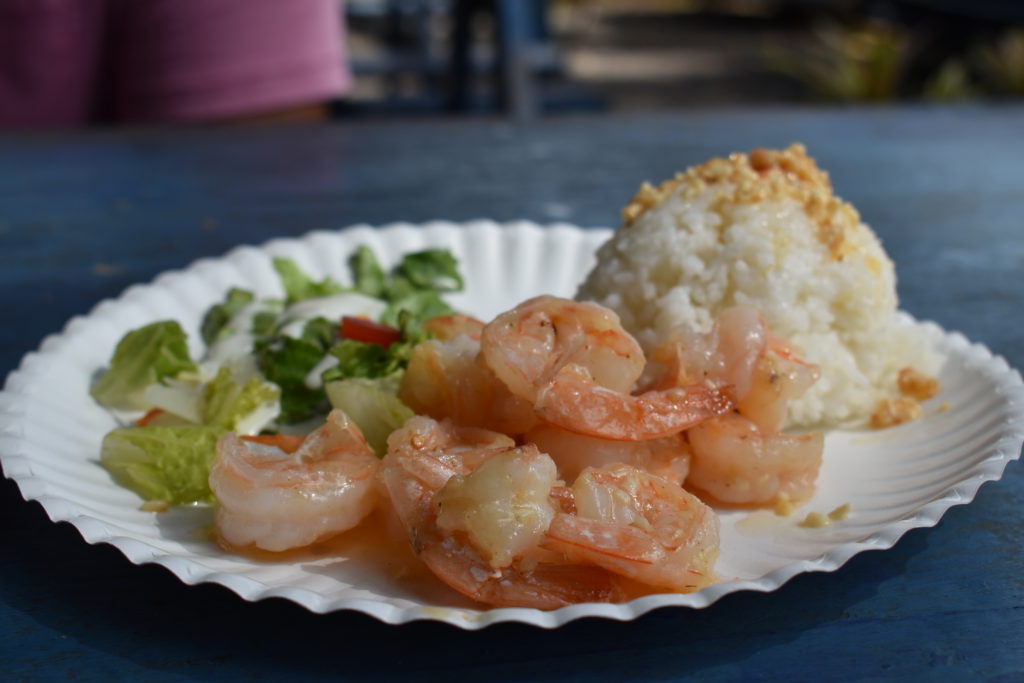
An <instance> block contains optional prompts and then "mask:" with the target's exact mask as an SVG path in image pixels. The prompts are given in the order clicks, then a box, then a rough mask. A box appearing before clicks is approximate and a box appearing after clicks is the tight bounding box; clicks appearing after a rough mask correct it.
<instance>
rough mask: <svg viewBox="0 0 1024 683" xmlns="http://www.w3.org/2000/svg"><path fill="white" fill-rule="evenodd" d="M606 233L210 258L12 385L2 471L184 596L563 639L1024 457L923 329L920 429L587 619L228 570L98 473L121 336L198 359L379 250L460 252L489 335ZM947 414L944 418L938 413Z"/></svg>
mask: <svg viewBox="0 0 1024 683" xmlns="http://www.w3.org/2000/svg"><path fill="white" fill-rule="evenodd" d="M609 234H610V233H609V232H608V231H607V230H581V229H579V228H575V227H572V226H568V225H555V226H548V227H541V226H538V225H535V224H532V223H514V224H509V225H503V226H499V225H497V224H495V223H492V222H487V221H479V222H474V223H470V224H463V225H456V224H452V223H441V222H438V223H430V224H426V225H421V226H414V225H392V226H388V227H385V228H380V229H373V228H370V227H367V226H357V227H354V228H349V229H346V230H342V231H339V232H316V233H311V234H309V235H306V236H305V237H302V238H300V239H286V240H275V241H273V242H270V243H268V244H266V245H264V246H262V247H240V248H237V249H235V250H233V251H232V252H230V253H229V254H227V255H226V256H225V257H223V258H219V259H212V260H211V259H204V260H201V261H199V262H197V263H195V264H193V265H192V266H191V267H189V268H188V269H187V270H185V271H182V272H173V273H168V274H165V275H162V276H160V277H159V278H157V279H156V281H155V282H153V283H152V284H150V285H143V286H135V287H131V288H129V289H128V290H127V291H126V292H125V293H124V294H123V295H122V296H121V297H119V298H118V299H117V300H114V301H104V302H103V303H101V304H99V305H98V306H97V307H96V308H95V310H93V311H92V313H90V314H89V315H88V316H86V317H80V318H75V319H73V320H71V321H70V322H69V323H68V325H67V327H66V329H65V330H64V332H62V333H61V334H59V335H55V336H52V337H49V338H48V339H46V340H45V341H44V342H43V344H42V347H41V348H40V349H39V351H38V352H36V353H31V354H29V355H28V356H26V358H25V359H24V361H23V362H22V364H21V367H20V368H19V369H18V370H17V371H15V372H13V373H11V375H10V376H9V377H8V379H7V384H6V387H5V390H4V392H3V393H2V394H0V462H2V464H3V469H4V473H5V474H6V476H7V477H9V478H11V479H14V480H15V481H16V482H17V483H18V486H19V487H20V488H21V492H22V495H23V496H24V497H25V498H26V499H28V500H38V501H39V502H40V503H41V504H42V505H43V507H44V508H45V509H46V512H47V513H48V514H49V516H50V518H51V519H53V520H55V521H56V520H66V521H69V522H71V523H72V524H74V525H75V527H77V528H78V530H79V531H80V532H81V534H82V536H83V537H84V538H85V539H86V540H87V541H88V542H90V543H100V542H104V543H111V544H113V545H114V546H116V547H117V548H119V549H120V550H121V551H122V552H123V553H124V554H125V556H126V557H128V559H129V560H131V561H132V562H135V563H143V562H157V563H159V564H162V565H164V566H165V567H167V568H168V569H170V570H171V571H172V572H174V574H176V575H177V576H178V577H180V578H181V580H182V581H185V582H186V583H190V584H192V583H198V582H201V581H210V582H214V583H219V584H222V585H224V586H227V587H228V588H230V589H231V590H233V591H235V592H236V593H238V594H239V595H240V596H242V597H243V598H245V599H247V600H258V599H261V598H265V597H269V596H280V597H284V598H288V599H290V600H293V601H295V602H297V603H299V604H301V605H304V606H305V607H307V608H309V609H310V610H313V611H315V612H328V611H332V610H340V609H354V610H358V611H361V612H365V613H367V614H370V615H373V616H374V617H377V618H378V619H381V620H382V621H385V622H388V623H403V622H407V621H411V620H415V619H429V620H438V621H444V622H448V623H450V624H454V625H456V626H460V627H463V628H469V629H476V628H481V627H483V626H486V625H488V624H492V623H496V622H501V621H520V622H525V623H530V624H535V625H537V626H542V627H555V626H559V625H561V624H564V623H566V622H568V621H571V620H573V619H577V618H580V617H584V616H602V617H608V618H613V619H632V618H634V617H636V616H638V615H641V614H644V613H645V612H648V611H650V610H652V609H655V608H658V607H664V606H668V605H678V606H686V607H706V606H707V605H710V604H711V603H713V602H714V601H715V600H717V599H719V598H720V597H722V596H723V595H725V594H727V593H732V592H734V591H738V590H757V591H771V590H774V589H776V588H778V587H779V586H780V585H782V584H783V583H784V582H785V581H787V580H788V579H790V578H791V577H792V576H794V575H796V574H799V573H802V572H808V571H832V570H834V569H836V568H838V567H839V566H840V565H842V564H843V563H844V562H846V561H847V560H848V559H850V557H852V556H853V555H855V554H857V553H859V552H861V551H863V550H868V549H881V548H888V547H890V546H892V545H893V543H895V542H896V540H897V539H899V538H900V536H902V535H903V534H904V533H906V532H907V531H908V530H909V529H912V528H915V527H925V526H932V525H934V524H935V523H936V522H938V520H939V518H940V517H941V516H942V514H943V513H944V512H945V511H946V510H947V509H948V508H949V507H950V506H952V505H956V504H961V503H967V502H969V501H970V500H972V499H973V497H974V494H975V492H976V491H977V490H978V487H979V486H980V485H981V484H982V482H985V481H990V480H996V479H998V478H999V477H1000V476H1001V475H1002V472H1003V469H1004V468H1005V467H1006V464H1007V463H1008V462H1009V461H1010V460H1013V459H1016V458H1017V457H1018V456H1019V455H1020V449H1021V443H1022V440H1024V386H1022V382H1021V377H1020V374H1019V373H1017V372H1016V371H1015V370H1012V369H1011V368H1009V367H1008V366H1007V364H1006V362H1005V361H1004V360H1003V359H1002V358H998V357H993V356H992V354H991V353H990V352H989V351H988V350H987V349H986V348H985V347H983V346H981V345H978V344H971V343H970V342H968V341H967V340H966V339H965V338H964V337H963V336H961V335H959V334H957V333H945V332H943V331H942V330H941V329H940V328H939V327H937V326H936V325H934V324H929V323H924V325H925V326H926V327H927V329H928V330H930V333H931V335H932V336H933V337H934V339H935V343H936V344H938V345H939V346H940V347H941V349H942V350H943V351H944V352H945V353H946V354H947V355H948V358H949V360H948V362H947V364H946V366H945V368H944V369H943V371H942V374H941V378H940V379H941V381H942V386H943V392H942V394H941V395H940V396H939V397H938V398H936V399H934V400H933V401H931V402H930V403H929V405H928V410H929V415H928V416H927V417H925V418H923V419H921V420H918V421H916V422H912V423H909V424H906V425H902V426H899V427H896V428H893V429H889V430H886V431H884V432H877V433H858V432H833V433H831V434H829V435H828V438H827V441H826V448H825V464H824V467H823V470H822V473H821V477H820V480H819V483H818V489H817V493H816V495H815V496H814V498H813V499H812V500H811V501H809V502H808V503H807V504H805V505H804V506H802V508H801V510H800V512H799V513H798V514H796V515H794V516H791V517H785V518H779V517H775V516H773V515H772V514H771V513H767V512H758V513H747V512H737V511H728V512H725V513H723V515H722V531H723V533H722V556H721V559H720V560H719V562H718V565H717V570H718V573H719V574H720V575H721V577H722V581H721V582H720V583H717V584H715V585H712V586H710V587H708V588H706V589H704V590H702V591H699V592H697V593H693V594H688V595H680V594H665V595H655V596H648V597H644V598H640V599H637V600H634V601H632V602H629V603H626V604H621V605H607V604H583V605H574V606H571V607H566V608H563V609H559V610H555V611H551V612H542V611H539V610H532V609H494V610H480V609H476V608H474V607H473V606H472V604H471V603H469V602H467V601H465V600H464V599H462V598H461V597H459V596H455V595H453V594H452V593H451V592H450V591H448V590H447V589H446V588H444V587H440V586H438V585H436V584H435V583H433V582H429V581H426V582H420V583H417V582H400V581H393V580H391V579H389V578H388V575H387V572H382V571H381V569H380V567H379V566H374V564H373V563H372V562H371V561H369V560H367V559H366V558H360V557H357V556H356V557H347V558H346V557H336V556H322V557H309V558H307V559H304V560H302V561H297V562H290V563H275V562H257V561H252V560H249V559H246V558H243V557H238V556H233V555H229V554H227V553H225V552H222V551H221V550H219V549H218V548H217V547H216V546H215V545H213V544H212V543H210V542H208V541H207V540H204V538H203V537H202V534H201V533H200V531H199V529H201V528H202V527H203V526H204V525H205V524H207V523H208V521H209V511H208V510H207V509H201V508H188V509H178V510H173V511H171V512H170V513H167V514H163V515H153V514H150V513H146V512H140V511H139V510H138V506H139V503H140V501H139V499H138V498H137V497H136V496H135V495H134V494H132V493H131V492H129V491H127V490H125V489H122V488H120V487H118V486H116V485H115V484H113V482H112V481H111V479H110V478H109V476H108V475H107V473H106V472H105V471H104V470H103V469H102V468H101V467H100V466H99V464H98V462H97V458H98V454H99V447H100V441H101V439H102V437H103V434H104V433H105V432H106V431H107V430H109V429H111V428H113V427H114V426H115V422H114V420H113V418H112V417H111V416H110V415H109V414H107V412H105V411H104V410H103V409H102V408H100V407H99V406H98V405H96V404H95V403H94V402H93V401H92V400H91V398H90V397H89V394H88V389H89V385H90V381H91V379H92V377H93V376H94V374H95V372H96V371H97V370H98V369H100V368H101V367H103V366H104V365H105V364H106V363H107V361H108V359H109V357H110V354H111V352H112V350H113V348H114V345H115V344H116V343H117V341H118V340H119V339H120V338H121V336H122V335H123V334H124V333H125V332H126V331H128V330H130V329H133V328H136V327H139V326H141V325H143V324H146V323H148V322H151V321H153V320H159V319H167V318H173V319H176V320H179V321H181V322H182V323H183V324H184V326H185V329H186V330H187V331H188V332H189V335H190V339H192V340H194V341H193V345H194V346H193V348H195V346H196V345H197V344H198V339H199V337H198V330H197V328H198V323H199V320H200V318H201V316H202V314H203V312H205V310H206V309H207V308H208V307H209V306H210V305H211V304H213V303H214V302H216V301H219V300H220V299H221V298H222V297H223V295H224V292H225V291H226V289H227V288H228V287H230V286H239V287H244V288H247V289H250V290H254V291H256V292H257V293H258V294H259V295H261V296H278V295H279V294H280V290H279V289H278V284H277V283H278V280H277V276H276V275H275V273H274V271H273V269H272V267H271V264H270V257H271V255H285V256H289V257H291V258H293V259H295V260H296V261H297V262H298V263H299V264H300V265H301V266H302V267H303V268H304V269H305V270H307V271H308V272H310V273H312V274H315V275H318V276H326V275H330V276H332V277H334V278H335V279H338V280H344V279H345V278H346V276H347V268H346V266H345V263H346V259H347V257H348V256H349V254H350V253H351V251H352V250H353V248H354V247H355V246H357V245H359V244H367V245H369V246H370V247H372V248H373V249H374V250H376V252H377V253H378V254H379V255H380V257H381V258H382V260H383V261H385V262H386V263H393V262H395V261H397V259H398V258H399V257H400V256H401V255H402V254H404V253H407V252H409V251H412V250H416V249H420V248H424V247H427V246H440V247H447V248H449V249H451V250H452V251H453V252H454V253H455V255H456V256H457V257H458V258H459V261H460V263H461V265H462V270H463V272H464V273H465V275H466V278H467V288H466V292H465V293H462V294H459V295H455V296H452V297H451V299H450V301H451V303H452V304H453V305H454V306H455V307H457V308H460V309H462V310H465V311H467V312H471V313H473V314H475V315H477V316H479V317H483V318H487V317H490V316H493V315H494V314H496V313H498V312H500V311H502V310H504V309H506V308H509V307H511V306H512V305H514V304H516V303H518V302H519V301H521V300H523V299H525V298H527V297H528V296H532V295H535V294H539V293H552V294H562V295H567V296H571V295H572V294H573V293H574V292H575V288H576V285H577V283H578V282H579V281H580V280H581V278H582V276H583V275H584V273H586V272H587V271H588V270H589V268H590V266H591V264H592V262H593V259H594V251H595V249H596V247H597V246H598V245H599V244H600V243H602V242H603V241H604V240H605V239H607V237H608V235H609ZM943 404H946V405H948V408H947V409H945V410H940V409H939V406H941V405H943ZM842 503H850V505H851V508H852V512H851V514H850V517H849V518H848V519H846V520H845V521H843V522H840V523H837V524H834V525H832V526H829V527H827V528H824V529H806V528H802V527H800V526H798V525H797V522H798V521H799V519H801V518H802V516H803V515H804V514H805V513H806V512H807V511H819V512H828V511H829V510H832V509H833V508H835V507H836V506H838V505H840V504H842Z"/></svg>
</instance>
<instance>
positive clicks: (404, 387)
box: [398, 334, 538, 434]
mask: <svg viewBox="0 0 1024 683" xmlns="http://www.w3.org/2000/svg"><path fill="white" fill-rule="evenodd" d="M479 353H480V344H479V342H477V341H473V340H472V339H471V338H470V337H469V336H467V335H461V334H460V335H456V336H455V337H453V338H452V339H450V340H448V341H442V340H440V339H430V340H427V341H424V342H421V343H420V344H417V345H416V347H415V348H414V349H413V351H412V354H411V355H410V357H409V364H408V367H407V368H406V371H405V375H403V377H402V384H401V386H400V387H399V390H398V397H399V398H400V399H402V400H403V401H404V402H405V404H406V405H408V406H409V407H410V408H412V409H413V410H414V411H416V412H417V413H420V414H424V415H430V416H431V417H434V418H436V419H439V420H441V419H444V418H449V419H451V420H454V421H455V422H457V423H458V424H460V425H466V426H473V427H483V428H485V429H491V430H495V431H499V432H502V433H505V434H522V433H523V432H525V431H526V430H528V429H530V428H531V427H533V426H534V425H535V424H536V423H537V422H538V418H537V416H536V415H535V414H534V410H533V406H531V405H530V404H529V403H527V402H526V401H525V400H524V399H521V398H519V397H518V396H515V395H513V394H512V392H510V391H509V390H508V388H507V387H505V385H504V384H502V383H501V382H499V381H498V379H497V378H496V377H495V376H494V373H493V372H491V370H490V369H489V368H488V367H487V366H486V365H484V363H483V361H482V360H481V359H480V358H479Z"/></svg>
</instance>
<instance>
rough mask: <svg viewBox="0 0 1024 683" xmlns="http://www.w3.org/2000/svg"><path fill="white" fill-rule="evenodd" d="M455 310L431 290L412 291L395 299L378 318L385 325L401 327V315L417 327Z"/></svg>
mask: <svg viewBox="0 0 1024 683" xmlns="http://www.w3.org/2000/svg"><path fill="white" fill-rule="evenodd" d="M454 312H455V310H454V309H453V308H452V307H451V306H449V305H448V304H446V303H445V302H444V300H443V299H441V295H440V294H438V293H437V292H435V291H433V290H429V289H428V290H421V291H412V292H409V293H407V294H405V295H403V296H401V297H395V298H394V299H392V300H391V301H390V303H388V307H387V308H386V309H385V310H384V313H383V314H382V315H381V317H380V321H381V322H382V323H384V324H386V325H394V326H395V327H401V325H400V322H401V316H402V314H403V313H405V314H407V315H409V316H410V317H409V320H410V324H411V325H412V326H414V327H419V326H420V325H422V324H423V322H424V321H425V320H429V319H430V318H434V317H436V316H439V315H451V314H452V313H454Z"/></svg>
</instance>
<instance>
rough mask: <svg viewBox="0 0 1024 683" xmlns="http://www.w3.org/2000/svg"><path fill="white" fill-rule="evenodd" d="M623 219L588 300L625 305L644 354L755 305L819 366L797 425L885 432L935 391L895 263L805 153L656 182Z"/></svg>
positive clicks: (793, 421)
mask: <svg viewBox="0 0 1024 683" xmlns="http://www.w3.org/2000/svg"><path fill="white" fill-rule="evenodd" d="M622 215H623V220H624V223H623V225H622V227H621V228H620V229H619V230H618V231H617V232H616V233H615V234H614V235H613V236H612V238H611V239H610V240H609V241H608V242H607V243H606V244H604V245H603V246H602V247H601V248H600V250H599V251H598V255H597V256H598V260H597V265H595V266H594V268H593V270H591V272H590V273H589V274H588V276H587V278H586V279H585V281H584V282H583V284H582V285H581V286H580V289H579V292H578V294H577V298H579V299H586V300H593V301H596V302H598V303H601V304H603V305H605V306H608V307H609V308H612V309H613V310H615V311H616V312H617V313H618V314H619V315H620V316H621V318H622V322H623V324H624V325H625V327H626V329H628V330H629V331H630V332H632V333H633V334H634V335H635V336H636V337H637V339H638V340H639V341H640V343H641V345H643V346H644V348H645V350H648V351H649V350H650V349H651V348H653V346H654V345H655V344H656V343H657V341H658V340H659V339H661V338H663V337H664V336H665V335H666V334H667V333H668V332H669V331H670V330H672V329H673V328H674V327H676V326H679V325H687V326H689V327H691V328H694V329H697V330H699V331H702V332H706V331H708V330H709V329H710V328H711V325H712V323H713V322H714V320H715V318H716V317H717V316H718V315H719V314H720V313H721V312H722V310H723V309H725V308H727V307H729V306H734V305H744V306H751V307H753V308H756V309H757V310H759V311H760V312H761V314H762V315H763V316H764V318H765V320H766V321H767V322H768V324H769V326H770V327H771V329H772V332H774V333H775V334H777V335H779V336H781V337H784V338H786V339H787V340H789V341H790V342H791V343H792V344H793V345H794V346H795V347H797V348H799V349H800V350H801V351H802V352H803V356H804V357H805V358H806V359H807V360H808V361H811V362H813V363H817V364H818V365H819V366H820V367H821V379H820V380H819V381H818V382H817V383H816V384H815V385H814V386H813V387H812V388H811V390H810V391H809V392H807V394H805V395H804V396H803V397H802V398H801V399H799V400H797V401H794V403H792V404H791V406H790V410H789V426H790V427H797V428H802V427H812V426H863V425H867V424H873V426H876V427H882V426H888V425H889V424H895V423H897V422H900V421H905V420H906V419H912V418H913V417H915V416H917V415H919V414H920V412H921V411H920V406H919V404H918V401H920V400H923V399H925V398H928V397H929V396H930V395H933V394H934V393H935V392H937V390H938V385H937V383H936V382H935V381H934V379H932V376H933V375H934V374H936V372H937V371H938V368H939V365H940V363H941V357H940V356H939V354H938V353H937V352H936V351H935V350H934V349H933V346H932V343H931V341H930V340H929V338H928V337H927V331H926V330H925V329H924V328H922V327H921V326H920V325H917V324H915V323H913V322H912V321H911V320H910V319H909V318H908V317H907V316H901V315H900V314H898V313H897V303H898V302H897V298H896V276H895V271H894V268H893V263H892V261H891V260H890V259H889V257H888V256H887V255H886V253H885V251H884V250H883V249H882V245H881V243H880V242H879V240H878V237H877V236H876V235H875V234H874V232H872V230H871V228H869V227H868V226H867V225H865V224H864V223H863V222H861V220H860V216H859V214H858V213H857V211H856V209H854V208H853V206H851V205H850V204H849V203H847V202H844V201H843V200H841V199H840V198H838V197H836V196H835V195H834V194H833V192H832V185H831V182H830V181H829V177H828V174H827V173H826V172H825V171H822V170H821V169H819V168H818V166H817V165H816V164H815V162H814V160H813V159H812V158H811V157H809V156H808V155H807V152H806V150H805V148H804V147H803V145H800V144H794V145H792V146H790V147H789V148H788V149H785V150H767V149H756V150H754V151H752V152H751V153H750V154H739V153H737V154H732V155H730V156H729V157H728V158H725V159H722V158H716V159H711V160H710V161H707V162H705V163H704V164H701V165H699V166H695V167H692V168H690V169H688V170H686V171H685V172H683V173H679V174H677V175H676V176H675V177H674V178H672V179H670V180H667V181H665V182H663V183H661V185H659V186H658V187H653V186H651V185H649V184H646V183H645V184H644V185H643V186H642V187H641V188H640V190H639V191H638V192H637V194H636V196H635V197H634V198H633V199H632V201H630V202H629V204H627V205H626V207H625V208H624V209H623V211H622ZM901 371H902V373H903V374H902V377H903V380H901V379H900V378H901ZM908 373H910V374H911V375H912V376H913V378H914V380H915V381H914V382H907V380H906V378H907V377H908V376H909V375H908ZM922 387H925V388H924V389H922Z"/></svg>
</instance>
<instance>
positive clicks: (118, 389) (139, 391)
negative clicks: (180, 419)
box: [89, 320, 196, 410]
mask: <svg viewBox="0 0 1024 683" xmlns="http://www.w3.org/2000/svg"><path fill="white" fill-rule="evenodd" d="M195 370H196V365H195V363H193V362H192V360H191V358H190V357H189V353H188V341H187V340H186V338H185V332H184V330H182V329H181V326H180V325H179V324H178V323H177V322H175V321H173V320H164V321H160V322H155V323H151V324H149V325H146V326H145V327H140V328H139V329H137V330H133V331H132V332H129V333H128V334H126V335H125V336H124V337H123V338H122V339H121V341H120V342H118V344H117V348H115V349H114V355H113V357H112V358H111V359H110V367H109V368H107V370H106V371H105V372H104V373H103V374H102V375H101V376H100V378H99V380H98V381H97V382H96V383H95V384H93V386H92V389H91V390H90V391H89V393H90V394H92V397H93V398H95V399H96V400H97V401H98V402H99V403H100V404H101V405H104V406H106V407H108V408H117V409H120V410H142V409H145V408H147V405H146V402H145V400H144V398H143V393H144V392H145V389H146V387H147V386H148V385H150V384H153V383H154V382H159V381H160V380H162V379H164V378H165V377H174V376H176V375H177V374H179V373H181V372H194V371H195Z"/></svg>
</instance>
